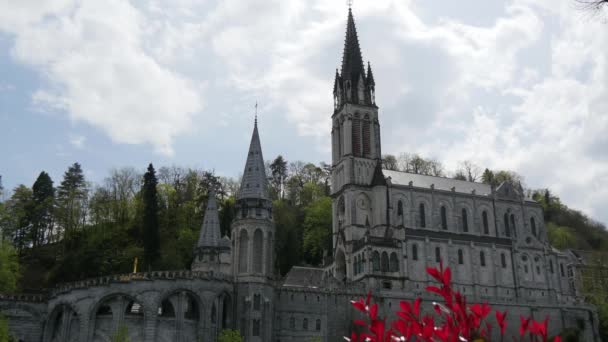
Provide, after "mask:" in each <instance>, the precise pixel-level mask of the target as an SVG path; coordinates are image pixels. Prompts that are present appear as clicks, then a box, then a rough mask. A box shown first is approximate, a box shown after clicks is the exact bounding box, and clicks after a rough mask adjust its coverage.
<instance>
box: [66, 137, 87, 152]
mask: <svg viewBox="0 0 608 342" xmlns="http://www.w3.org/2000/svg"><path fill="white" fill-rule="evenodd" d="M86 140H87V139H86V137H85V136H83V135H71V136H70V144H71V145H72V146H74V147H75V148H77V149H79V150H82V149H83V148H84V143H85V141H86Z"/></svg>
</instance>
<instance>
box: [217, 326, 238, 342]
mask: <svg viewBox="0 0 608 342" xmlns="http://www.w3.org/2000/svg"><path fill="white" fill-rule="evenodd" d="M217 341H218V342H242V341H243V338H242V337H241V333H239V331H238V330H231V329H224V330H222V331H221V332H220V336H219V337H218V339H217Z"/></svg>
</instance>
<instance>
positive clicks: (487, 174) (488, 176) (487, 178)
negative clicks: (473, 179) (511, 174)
mask: <svg viewBox="0 0 608 342" xmlns="http://www.w3.org/2000/svg"><path fill="white" fill-rule="evenodd" d="M481 182H482V183H484V184H490V185H491V184H494V172H492V171H490V169H487V168H486V169H485V170H484V171H483V174H482V175H481Z"/></svg>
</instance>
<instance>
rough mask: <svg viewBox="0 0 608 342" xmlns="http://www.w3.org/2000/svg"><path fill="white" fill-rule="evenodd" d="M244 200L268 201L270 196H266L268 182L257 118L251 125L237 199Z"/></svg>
mask: <svg viewBox="0 0 608 342" xmlns="http://www.w3.org/2000/svg"><path fill="white" fill-rule="evenodd" d="M244 198H259V199H267V200H269V199H270V196H268V180H267V179H266V170H265V166H264V157H263V156H262V144H261V143H260V136H259V134H258V121H257V117H256V120H255V122H254V125H253V134H252V136H251V143H250V144H249V152H248V153H247V162H246V163H245V170H244V171H243V179H242V181H241V189H240V191H239V195H238V199H244Z"/></svg>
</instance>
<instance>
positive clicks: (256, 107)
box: [255, 101, 258, 126]
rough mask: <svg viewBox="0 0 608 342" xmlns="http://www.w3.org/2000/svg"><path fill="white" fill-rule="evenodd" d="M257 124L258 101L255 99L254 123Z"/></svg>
mask: <svg viewBox="0 0 608 342" xmlns="http://www.w3.org/2000/svg"><path fill="white" fill-rule="evenodd" d="M257 124H258V101H255V125H256V126H257Z"/></svg>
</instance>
